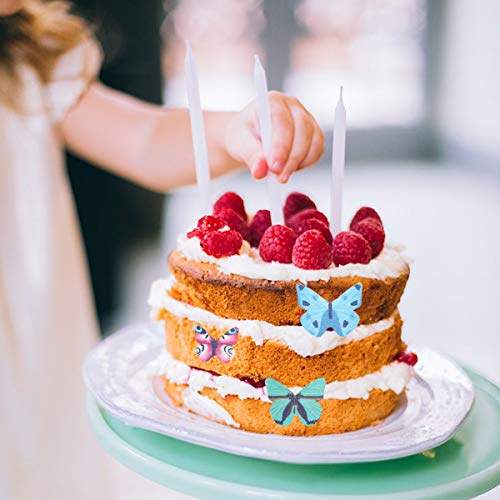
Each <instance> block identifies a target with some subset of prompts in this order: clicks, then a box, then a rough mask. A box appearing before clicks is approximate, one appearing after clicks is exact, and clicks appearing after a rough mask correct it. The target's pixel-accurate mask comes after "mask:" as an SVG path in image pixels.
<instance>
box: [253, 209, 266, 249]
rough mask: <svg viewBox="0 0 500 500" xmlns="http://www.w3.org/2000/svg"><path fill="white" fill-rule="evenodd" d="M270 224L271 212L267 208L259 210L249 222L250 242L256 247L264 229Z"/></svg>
mask: <svg viewBox="0 0 500 500" xmlns="http://www.w3.org/2000/svg"><path fill="white" fill-rule="evenodd" d="M270 225H271V212H269V210H259V211H258V212H256V214H255V215H254V216H253V218H252V222H250V234H251V236H250V244H251V245H252V246H253V247H258V246H259V243H260V240H261V239H262V236H263V234H264V233H265V231H266V229H267V228H268V227H269V226H270Z"/></svg>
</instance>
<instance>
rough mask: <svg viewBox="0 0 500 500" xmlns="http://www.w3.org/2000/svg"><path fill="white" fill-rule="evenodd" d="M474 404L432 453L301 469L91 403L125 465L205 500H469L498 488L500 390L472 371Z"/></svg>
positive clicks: (107, 442)
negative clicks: (183, 437)
mask: <svg viewBox="0 0 500 500" xmlns="http://www.w3.org/2000/svg"><path fill="white" fill-rule="evenodd" d="M467 373H468V375H469V377H470V378H471V380H472V382H473V384H474V387H475V403H474V406H473V408H472V411H471V413H470V414H469V416H468V418H467V420H466V422H465V423H464V424H463V426H462V427H461V428H460V430H459V431H458V433H457V434H456V435H455V436H454V437H453V438H452V439H451V440H449V441H448V442H446V443H445V444H443V445H441V446H439V447H437V448H435V449H434V450H431V451H429V452H426V453H420V454H418V455H413V456H410V457H406V458H400V459H394V460H387V461H383V462H371V463H356V464H330V465H300V464H289V463H280V462H271V461H266V460H260V459H255V458H248V457H242V456H236V455H231V454H229V453H224V452H221V451H216V450H213V449H210V448H205V447H202V446H198V445H195V444H190V443H187V442H184V441H180V440H177V439H174V438H171V437H168V436H165V435H163V434H158V433H155V432H151V431H147V430H143V429H139V428H135V427H130V426H127V425H125V424H124V423H122V422H121V421H120V420H117V419H115V418H113V417H112V416H111V415H110V414H108V413H107V412H106V411H104V410H103V409H101V408H100V407H99V406H98V405H97V403H96V402H95V400H94V399H93V398H92V397H91V396H90V395H89V398H88V405H87V408H88V414H89V417H90V422H91V427H92V429H93V431H94V433H95V435H96V436H97V438H98V440H99V441H100V443H101V445H102V446H103V447H104V448H105V449H106V450H107V451H108V452H109V453H110V454H111V455H112V456H113V457H114V458H116V459H117V460H118V461H119V462H121V463H122V464H123V465H125V466H127V467H129V468H130V469H132V470H134V471H135V472H137V473H138V474H140V475H142V476H144V477H146V478H148V479H151V480H153V481H156V482H157V483H160V484H162V485H164V486H167V487H168V488H170V489H173V490H177V491H180V492H183V493H186V494H188V495H193V496H195V497H197V498H202V499H220V498H238V499H239V498H252V499H255V498H269V499H270V498H272V499H285V498H286V499H316V498H318V499H319V498H345V499H354V498H366V496H367V495H370V498H383V499H392V498H394V499H396V498H397V499H417V498H419V499H420V498H426V499H427V498H439V499H453V500H457V499H468V498H472V497H474V496H476V495H479V494H481V493H484V492H486V491H488V490H490V489H492V488H494V487H495V486H497V485H498V484H500V388H499V387H497V386H496V385H495V384H493V383H492V382H490V381H489V380H487V379H485V378H484V377H482V376H481V375H479V374H477V373H475V372H474V371H472V370H467Z"/></svg>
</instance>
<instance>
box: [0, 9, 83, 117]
mask: <svg viewBox="0 0 500 500" xmlns="http://www.w3.org/2000/svg"><path fill="white" fill-rule="evenodd" d="M87 33H88V30H87V27H86V25H85V23H84V21H83V20H82V19H81V18H79V17H77V16H75V15H72V14H70V12H69V4H68V3H66V2H63V1H50V2H44V1H42V0H24V2H23V7H22V9H21V10H20V11H18V12H16V13H15V14H12V15H10V16H5V17H1V16H0V101H1V102H2V103H3V104H4V105H7V106H9V107H10V108H13V109H16V110H19V111H20V110H21V109H20V107H21V103H20V102H19V88H20V83H21V82H20V80H19V72H18V69H19V64H23V63H24V64H26V65H28V66H30V67H32V68H33V69H34V70H35V71H36V73H37V74H38V76H39V78H40V80H41V82H42V83H47V82H48V81H49V80H50V76H51V73H52V69H53V67H54V65H55V63H56V61H57V59H58V58H59V57H60V56H61V55H62V54H64V53H65V52H67V51H68V50H71V49H72V48H74V47H76V46H77V45H78V44H79V43H81V42H82V41H83V40H84V38H85V36H86V34H87Z"/></svg>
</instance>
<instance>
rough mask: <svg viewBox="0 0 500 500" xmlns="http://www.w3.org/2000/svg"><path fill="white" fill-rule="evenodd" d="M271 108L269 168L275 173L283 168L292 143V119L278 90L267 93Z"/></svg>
mask: <svg viewBox="0 0 500 500" xmlns="http://www.w3.org/2000/svg"><path fill="white" fill-rule="evenodd" d="M269 105H270V108H271V128H272V131H273V134H272V143H271V153H270V155H269V169H270V170H271V172H273V173H275V174H278V175H279V174H280V173H281V171H282V170H283V168H284V166H285V164H286V162H287V160H288V157H289V156H290V150H291V148H292V144H293V136H294V131H295V125H294V119H293V116H292V113H291V111H290V109H289V107H288V106H287V104H286V100H285V99H284V97H283V95H281V94H280V93H278V92H270V93H269Z"/></svg>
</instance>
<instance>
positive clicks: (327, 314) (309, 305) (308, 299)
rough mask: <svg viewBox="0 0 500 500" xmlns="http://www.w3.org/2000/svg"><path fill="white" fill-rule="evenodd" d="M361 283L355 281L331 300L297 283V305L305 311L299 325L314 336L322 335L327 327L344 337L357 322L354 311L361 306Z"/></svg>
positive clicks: (357, 317)
mask: <svg viewBox="0 0 500 500" xmlns="http://www.w3.org/2000/svg"><path fill="white" fill-rule="evenodd" d="M362 295H363V285H362V284H361V283H356V284H355V285H354V286H351V288H349V289H348V290H347V291H345V292H344V293H343V294H342V295H341V296H340V297H338V298H337V299H335V300H334V301H333V302H329V301H328V300H326V299H324V298H323V297H321V295H318V294H317V293H316V292H313V291H312V290H311V289H310V288H308V287H307V286H305V285H303V284H302V283H300V284H298V285H297V299H298V302H299V306H300V307H302V308H303V309H306V310H307V312H306V313H304V314H303V315H302V316H301V317H300V323H301V325H302V326H303V327H304V328H305V329H306V330H307V331H308V332H309V333H310V334H311V335H314V336H315V337H322V336H323V334H324V333H325V332H326V330H328V328H333V329H334V330H335V332H336V333H337V335H339V336H341V337H345V336H346V335H348V334H349V333H351V332H352V331H353V330H354V329H355V328H356V327H357V326H358V324H359V316H358V315H357V314H356V313H355V312H354V309H357V308H358V307H359V306H361V300H362Z"/></svg>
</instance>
